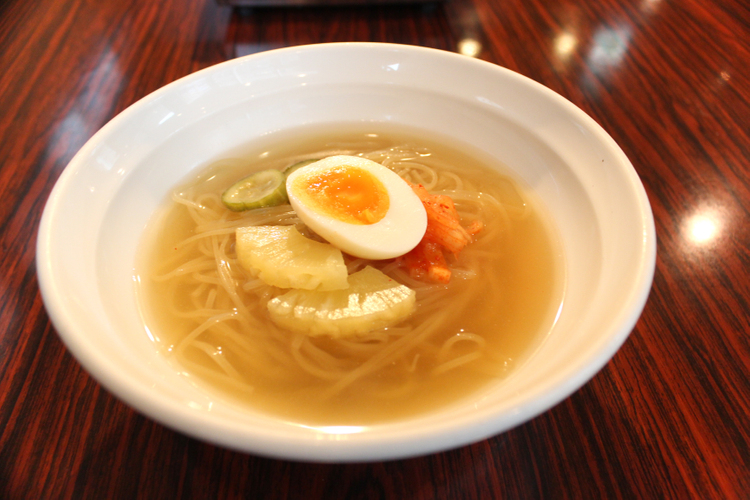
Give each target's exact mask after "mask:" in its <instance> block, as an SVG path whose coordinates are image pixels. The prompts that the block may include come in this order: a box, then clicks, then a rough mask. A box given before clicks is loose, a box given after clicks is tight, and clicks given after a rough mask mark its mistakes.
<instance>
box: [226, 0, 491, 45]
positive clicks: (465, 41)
mask: <svg viewBox="0 0 750 500" xmlns="http://www.w3.org/2000/svg"><path fill="white" fill-rule="evenodd" d="M271 1H273V2H275V1H277V0H271ZM294 1H296V0H292V2H294ZM300 1H301V2H303V3H301V4H294V3H291V4H290V3H287V4H285V3H284V2H283V0H282V1H281V2H279V3H278V4H275V5H255V6H236V7H233V8H232V13H231V18H230V21H229V23H228V25H227V29H226V33H225V39H224V45H225V53H226V56H227V57H229V58H234V57H241V56H245V55H249V54H254V53H257V52H263V51H265V50H271V49H276V48H281V47H286V46H293V45H306V44H314V43H329V42H385V43H400V44H408V45H420V46H424V47H431V48H437V49H442V50H448V51H453V52H459V53H463V54H465V55H469V56H472V57H480V58H482V57H483V56H486V55H487V54H486V50H485V48H484V47H485V46H486V44H485V43H484V39H485V37H484V35H483V33H482V31H481V27H480V25H479V20H478V17H477V14H476V12H475V11H474V8H473V5H472V4H471V3H470V2H469V1H468V0H455V1H451V2H446V1H427V0H406V1H398V0H396V1H393V0H374V1H368V2H363V1H358V0H334V1H333V2H330V1H325V2H323V3H320V2H319V1H318V2H315V0H312V2H310V3H308V0H300ZM219 3H222V1H221V0H219Z"/></svg>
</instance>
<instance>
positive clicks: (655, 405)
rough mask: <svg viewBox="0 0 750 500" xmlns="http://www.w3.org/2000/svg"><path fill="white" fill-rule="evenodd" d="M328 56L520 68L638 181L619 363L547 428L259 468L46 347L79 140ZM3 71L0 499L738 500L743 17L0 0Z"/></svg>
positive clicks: (730, 4)
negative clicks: (456, 54)
mask: <svg viewBox="0 0 750 500" xmlns="http://www.w3.org/2000/svg"><path fill="white" fill-rule="evenodd" d="M331 41H383V42H396V43H405V44H416V45H424V46H429V47H436V48H440V49H445V50H451V51H461V52H464V53H466V54H468V55H469V56H476V57H479V58H482V59H485V60H487V61H491V62H493V63H496V64H499V65H501V66H505V67H507V68H510V69H512V70H515V71H517V72H519V73H521V74H523V75H526V76H528V77H530V78H532V79H534V80H536V81H538V82H541V83H542V84H544V85H546V86H548V87H550V88H552V89H553V90H555V91H557V92H558V93H560V94H562V95H563V96H565V97H566V98H568V99H570V100H571V101H572V102H574V103H575V104H576V105H578V106H580V107H581V108H582V109H583V110H584V111H586V112H587V113H589V114H590V115H591V116H592V117H593V118H594V119H595V120H597V121H598V122H599V123H600V124H601V125H602V126H603V127H604V128H605V129H606V130H607V131H608V132H609V133H610V134H611V135H612V136H613V137H614V139H615V140H616V141H617V142H618V143H619V144H620V146H621V147H622V148H623V150H624V151H625V153H626V154H627V155H628V156H629V158H630V159H631V161H632V162H633V164H634V166H635V168H636V170H637V171H638V174H639V175H640V176H641V178H642V180H643V183H644V184H645V187H646V191H647V193H648V196H649V197H650V200H651V204H652V206H653V211H654V216H655V218H656V229H657V233H658V238H659V240H658V259H657V265H656V276H655V280H654V285H653V289H652V292H651V295H650V299H649V301H648V304H647V305H646V308H645V311H644V313H643V315H642V317H641V319H640V321H639V322H638V324H637V326H636V328H635V330H634V331H633V333H632V335H631V336H630V338H629V339H628V341H627V342H626V343H625V345H624V347H623V348H622V349H621V350H620V351H619V352H618V353H617V355H616V356H615V357H614V359H613V360H612V361H611V362H610V363H609V364H608V365H607V366H606V367H605V368H604V369H603V370H602V371H601V372H600V373H599V374H598V375H597V376H596V377H595V378H594V379H593V380H592V381H591V382H589V383H588V384H587V385H585V386H584V387H583V388H582V389H581V390H579V391H578V392H576V393H575V394H574V395H573V396H571V397H570V398H568V399H567V400H565V401H563V402H562V403H560V404H559V405H558V406H556V407H555V408H553V409H552V410H550V411H548V412H547V413H545V414H543V415H541V416H539V417H538V418H535V419H533V420H532V421H530V422H528V423H526V424H524V425H522V426H520V427H518V428H516V429H514V430H512V431H510V432H506V433H505V434H502V435H500V436H497V437H494V438H492V439H488V440H486V441H482V442H479V443H476V444H473V445H471V446H466V447H463V448H460V449H457V450H453V451H448V452H445V453H440V454H436V455H431V456H427V457H422V458H415V459H410V460H402V461H393V462H385V463H367V464H349V465H321V464H306V463H294V462H285V461H278V460H269V459H265V458H259V457H255V456H250V455H246V454H242V453H236V452H231V451H227V450H224V449H221V448H217V447H215V446H211V445H208V444H204V443H201V442H199V441H196V440H193V439H191V438H188V437H185V436H183V435H181V434H178V433H175V432H173V431H171V430H169V429H166V428H165V427H162V426H161V425H159V424H156V423H154V422H153V421H151V420H149V419H147V418H145V417H143V416H141V415H139V414H137V413H135V412H134V411H133V410H131V409H130V408H129V407H127V406H125V405H124V404H122V403H121V402H120V401H119V400H117V399H116V398H114V397H113V396H112V395H111V394H109V393H108V392H106V391H105V390H103V389H102V387H101V386H100V385H99V384H98V383H97V382H96V381H94V380H93V379H92V378H90V377H89V375H88V374H87V373H86V372H85V371H84V370H83V369H82V368H81V367H80V365H78V363H77V362H76V361H75V360H74V359H73V358H72V357H71V356H70V355H69V354H68V353H67V351H66V350H65V348H64V346H63V344H62V343H61V342H60V340H59V339H58V337H57V335H56V333H55V331H54V329H53V328H52V326H51V325H50V323H49V321H48V317H47V315H46V313H45V309H44V307H43V305H42V302H41V299H40V295H39V290H38V286H37V280H36V275H35V266H34V254H35V252H34V245H35V242H36V230H37V226H38V223H39V218H40V215H41V212H42V208H43V206H44V202H45V200H46V198H47V195H48V194H49V192H50V190H51V189H52V186H53V184H54V183H55V180H56V179H57V178H58V176H59V175H60V173H61V172H62V170H63V168H64V167H65V165H66V164H67V162H68V161H69V160H70V159H71V157H72V156H73V155H74V153H75V152H76V151H77V150H78V149H79V148H80V147H81V146H82V145H83V144H84V142H85V141H86V140H87V139H89V137H91V135H92V134H93V133H94V132H95V131H96V130H97V129H98V128H100V127H101V126H102V125H103V124H104V123H105V122H107V121H108V120H109V119H111V118H112V117H113V116H114V115H115V114H116V113H118V112H119V111H122V110H123V109H124V108H126V107H127V106H129V105H130V104H132V103H133V102H135V101H136V100H137V99H139V98H141V97H143V96H145V95H146V94H148V93H150V92H152V91H153V90H156V89H157V88H159V87H161V86H163V85H164V84H166V83H169V82H171V81H173V80H175V79H177V78H180V77H182V76H184V75H186V74H188V73H190V72H193V71H195V70H198V69H201V68H204V67H206V66H209V65H212V64H215V63H218V62H220V61H224V60H226V59H229V58H232V57H236V56H240V55H245V54H249V53H254V52H259V51H263V50H267V49H271V48H276V47H282V46H288V45H298V44H307V43H317V42H331ZM0 68H2V70H1V71H2V72H1V73H0V231H1V232H0V242H1V243H2V252H1V253H0V259H2V264H1V266H2V267H1V269H2V274H1V275H0V276H1V281H0V498H8V499H15V498H97V499H99V498H136V497H139V498H164V499H168V498H183V497H197V498H236V497H243V496H244V497H247V498H259V499H266V498H306V499H307V498H312V499H315V498H325V499H336V498H420V499H428V498H450V499H456V498H538V497H546V498H564V497H569V498H665V497H671V498H702V499H705V498H743V497H744V498H750V417H749V415H750V337H749V336H748V332H750V321H749V320H748V317H749V316H748V311H750V279H749V276H748V267H749V266H750V251H749V250H748V244H749V243H750V222H748V211H749V210H750V79H749V77H748V74H749V73H750V4H748V2H747V1H746V0H680V1H676V0H675V1H673V0H450V1H448V2H445V3H438V4H410V5H401V6H399V5H374V6H363V5H360V6H328V7H313V6H306V7H277V8H252V9H247V8H245V9H242V10H232V9H231V8H229V7H226V6H221V5H218V4H216V3H215V2H214V0H179V1H178V0H164V1H161V2H155V1H152V0H149V1H147V0H131V1H128V2H124V1H115V0H100V1H98V2H90V1H83V0H54V1H53V0H37V1H28V0H25V1H21V0H5V1H4V2H2V3H0Z"/></svg>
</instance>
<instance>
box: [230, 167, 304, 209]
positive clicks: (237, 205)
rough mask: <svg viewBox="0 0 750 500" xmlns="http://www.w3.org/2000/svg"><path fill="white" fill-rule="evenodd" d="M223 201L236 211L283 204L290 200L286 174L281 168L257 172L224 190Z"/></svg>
mask: <svg viewBox="0 0 750 500" xmlns="http://www.w3.org/2000/svg"><path fill="white" fill-rule="evenodd" d="M221 201H222V202H223V203H224V205H226V207H227V208H228V209H229V210H233V211H235V212H242V211H243V210H252V209H254V208H262V207H274V206H276V205H283V204H284V203H288V202H289V198H288V197H287V195H286V175H284V173H283V172H281V171H279V170H263V171H260V172H256V173H254V174H253V175H251V176H248V177H245V178H244V179H241V180H239V181H237V182H235V183H234V184H233V185H232V186H231V187H230V188H229V189H227V190H226V191H224V194H222V195H221Z"/></svg>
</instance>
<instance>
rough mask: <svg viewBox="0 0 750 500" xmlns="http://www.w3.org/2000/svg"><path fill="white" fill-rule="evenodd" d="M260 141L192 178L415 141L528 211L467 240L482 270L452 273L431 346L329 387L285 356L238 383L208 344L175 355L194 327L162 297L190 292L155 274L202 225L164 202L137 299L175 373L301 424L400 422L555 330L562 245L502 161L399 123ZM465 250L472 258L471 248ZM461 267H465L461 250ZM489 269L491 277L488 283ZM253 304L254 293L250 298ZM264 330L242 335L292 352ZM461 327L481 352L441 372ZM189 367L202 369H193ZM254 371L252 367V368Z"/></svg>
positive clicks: (462, 349)
mask: <svg viewBox="0 0 750 500" xmlns="http://www.w3.org/2000/svg"><path fill="white" fill-rule="evenodd" d="M452 143H453V144H452ZM256 144H260V143H253V144H251V145H249V146H247V147H245V148H242V149H239V150H236V151H233V152H230V153H228V154H227V155H226V157H227V158H229V157H231V158H233V159H231V160H226V161H221V162H219V163H217V164H214V165H213V166H212V167H211V168H210V169H209V170H204V171H203V172H201V173H200V175H198V176H197V179H195V178H194V179H191V180H190V181H189V182H188V183H187V184H189V185H192V186H196V185H200V189H203V190H206V191H211V190H214V191H217V192H221V191H223V190H224V189H225V188H226V187H228V186H229V185H231V184H232V183H234V182H235V181H236V180H237V179H239V178H242V177H244V176H246V175H248V174H249V173H250V172H251V171H253V170H260V169H265V168H284V167H286V166H288V165H290V164H292V163H294V162H295V161H298V160H299V159H304V158H310V157H319V155H321V153H322V154H325V153H326V152H331V151H341V150H351V151H357V152H362V151H372V150H376V149H384V148H388V147H391V146H394V145H397V144H409V145H414V146H415V147H418V148H426V149H427V150H429V152H430V155H431V156H430V157H429V158H430V159H435V160H439V161H440V162H443V163H446V164H450V165H460V167H459V168H457V171H458V172H460V176H461V178H462V179H464V180H466V181H467V182H470V183H472V184H474V185H475V186H480V187H481V190H482V191H484V192H487V193H490V194H492V195H493V196H495V197H496V198H500V199H503V200H504V202H505V203H506V204H507V208H508V210H509V211H510V212H513V211H516V212H518V213H521V211H522V214H523V215H522V216H520V217H515V218H513V219H512V223H511V225H510V227H509V230H508V231H505V232H504V234H501V235H500V236H498V237H495V238H483V234H482V233H480V234H479V235H478V236H477V239H476V241H475V242H473V243H471V244H470V246H471V247H472V248H471V251H472V252H473V254H475V255H481V256H483V257H482V258H481V259H480V260H477V259H476V258H474V261H473V262H472V263H470V267H471V266H473V267H475V269H474V271H476V276H475V277H473V278H472V279H457V278H454V279H453V280H452V281H451V283H450V285H449V286H447V287H444V288H443V289H441V290H440V291H439V293H440V294H441V298H440V300H441V301H442V302H441V304H443V305H441V308H442V309H445V310H447V311H450V308H451V307H452V304H454V303H457V302H459V301H460V298H461V297H465V296H467V295H465V294H471V295H470V296H471V297H472V298H471V301H470V303H469V304H468V305H467V306H464V307H462V309H461V310H456V311H453V312H451V313H450V314H449V315H448V316H447V318H446V319H444V320H442V321H441V325H442V326H441V331H440V332H439V333H438V334H436V335H433V336H431V337H430V341H429V342H426V343H425V344H429V345H425V346H424V348H423V347H422V346H416V347H414V348H413V349H410V350H408V352H407V353H405V354H404V355H403V356H401V357H399V359H397V360H395V361H394V362H393V363H391V364H389V365H387V366H385V367H383V368H382V369H381V370H379V371H378V372H377V373H373V374H370V375H368V376H366V377H363V378H362V379H360V380H358V381H357V382H356V383H354V384H352V385H350V386H347V387H346V388H345V389H344V390H342V391H339V392H337V393H335V394H333V395H331V392H330V388H331V385H332V382H330V381H324V380H321V379H320V378H318V377H315V376H313V375H310V374H308V373H307V372H305V371H304V370H297V369H295V368H294V367H292V368H288V367H285V366H283V363H282V364H280V365H279V366H278V369H275V370H274V369H273V367H274V366H275V365H274V362H273V361H269V362H268V363H266V364H265V365H264V366H270V367H272V368H270V369H264V370H262V373H247V374H245V375H246V376H247V379H248V380H250V381H251V382H249V383H248V386H247V387H243V384H234V383H232V384H227V383H226V381H225V378H224V377H222V376H218V375H216V376H214V375H212V373H214V372H216V371H217V365H216V360H215V359H211V357H212V356H210V355H208V354H206V352H203V351H199V350H192V351H191V352H190V354H189V355H188V356H189V361H190V363H189V364H186V363H184V362H182V361H181V360H179V359H176V356H175V355H174V351H175V346H177V345H178V344H179V343H180V342H181V341H182V340H183V339H184V338H185V337H186V335H188V333H189V332H190V331H191V330H193V329H194V328H195V324H194V323H191V321H189V320H186V319H184V318H180V317H176V316H175V315H174V314H171V313H170V311H171V310H172V308H171V307H169V306H168V305H167V304H168V302H171V304H176V305H177V307H183V308H184V307H189V305H188V304H189V303H190V300H189V298H188V297H187V294H189V293H190V291H191V290H190V289H187V288H184V289H183V288H180V287H178V288H176V289H175V288H174V287H171V288H170V287H169V286H168V285H167V284H165V283H162V282H155V281H154V280H153V279H152V278H153V277H154V276H156V275H159V274H160V273H163V272H164V268H163V262H165V261H167V260H169V258H170V255H171V254H172V253H173V252H174V249H175V246H176V245H178V244H179V242H180V241H182V240H184V239H185V238H187V237H189V236H190V235H191V234H193V232H194V225H195V224H194V222H193V221H192V219H191V218H190V217H189V216H188V213H187V210H185V209H184V207H183V206H178V205H177V204H176V203H174V202H173V201H171V200H170V201H166V202H165V205H164V209H163V210H162V211H161V212H160V215H159V216H158V217H156V218H155V220H154V222H153V223H151V224H150V227H149V228H148V231H147V238H146V239H145V241H144V242H143V249H142V260H141V262H140V263H139V265H138V268H137V270H136V272H137V274H138V275H139V277H140V280H139V281H140V283H141V285H140V288H139V290H138V292H139V303H140V307H141V309H142V314H143V316H144V320H145V322H146V325H147V326H148V328H149V331H150V332H151V334H152V336H153V338H154V339H155V342H156V344H157V346H158V349H159V351H160V352H162V353H163V354H164V355H165V356H166V358H167V359H169V360H170V361H171V362H172V363H174V364H175V366H176V367H178V369H179V371H180V372H182V373H187V374H188V376H189V377H190V379H191V380H192V381H193V382H194V383H195V384H197V385H199V386H201V387H202V388H205V389H206V390H207V391H210V393H211V394H213V395H214V396H215V397H216V398H219V399H222V400H225V401H231V402H233V403H236V404H239V405H242V406H247V407H249V408H252V409H253V410H256V411H261V412H266V413H270V414H274V415H277V416H279V417H281V418H284V419H286V420H289V421H294V422H298V423H301V424H303V425H317V426H342V425H351V426H354V425H356V426H361V425H372V424H376V423H381V422H386V421H393V420H398V419H403V418H405V417H408V416H412V415H416V414H424V413H427V412H429V411H431V410H434V409H436V408H441V407H446V406H448V405H450V404H453V403H457V402H459V401H462V400H465V399H466V398H470V397H471V396H472V394H476V393H477V392H478V391H479V390H480V389H481V388H482V387H485V386H487V384H490V383H493V382H497V381H498V380H500V379H502V378H504V377H506V376H507V375H508V374H509V373H511V371H512V370H513V369H514V368H516V367H517V366H518V365H519V364H520V363H522V362H523V361H524V360H525V359H526V358H527V357H528V356H529V355H530V354H531V353H532V352H533V351H534V350H535V349H536V348H537V347H538V346H539V344H540V342H541V341H542V340H543V338H544V337H545V335H546V334H547V332H548V331H549V330H550V328H551V327H552V325H553V322H554V318H555V314H556V312H557V311H558V309H559V307H560V304H561V302H562V295H563V289H564V279H563V274H562V269H563V266H562V255H561V253H560V248H559V244H558V243H557V241H556V238H555V236H554V230H553V229H552V227H551V225H550V222H549V219H548V217H547V216H546V215H545V214H544V211H543V210H542V207H541V204H540V203H539V202H538V200H536V199H535V198H534V195H533V194H532V193H531V192H530V191H529V189H527V188H525V187H524V186H523V185H521V184H520V183H519V182H517V181H515V180H512V178H511V177H510V176H509V175H503V173H501V172H503V171H504V169H503V168H502V166H499V167H500V170H501V172H498V169H497V168H494V169H493V168H490V167H489V166H488V163H489V162H488V160H486V159H480V158H481V155H479V154H476V153H473V152H472V151H471V150H470V148H468V147H466V146H463V145H456V144H455V141H443V140H439V139H436V138H434V137H426V136H424V135H422V134H419V133H415V132H414V131H410V130H399V129H395V130H394V128H393V127H387V128H386V127H378V126H368V127H365V126H359V127H355V126H346V127H345V128H344V127H332V128H331V129H327V130H316V131H311V130H309V129H307V130H300V131H297V132H294V133H287V134H284V136H283V137H280V138H277V139H273V138H269V139H267V140H264V141H263V143H262V144H261V145H260V147H257V146H256ZM420 150H423V149H420ZM486 223H488V224H491V223H493V221H492V220H488V221H486ZM465 252H466V253H467V255H468V254H469V252H468V250H465ZM459 264H463V263H462V262H461V258H459ZM490 276H491V277H492V278H493V281H492V283H489V282H488V277H490ZM246 300H247V301H258V300H259V299H258V298H257V297H255V296H252V295H247V297H246ZM262 310H263V309H262V307H261V308H259V309H258V311H260V312H258V313H257V314H258V315H262V314H263V312H262ZM424 320H425V318H423V317H421V316H420V315H419V312H418V313H417V314H415V316H414V317H413V318H410V319H409V320H407V323H408V324H410V325H413V326H414V327H417V326H418V324H419V322H420V321H424ZM261 330H263V331H258V332H247V335H249V336H251V337H253V338H255V337H257V341H258V342H259V343H263V342H269V343H273V344H274V349H280V350H282V351H283V350H284V349H290V347H289V345H290V343H291V342H292V339H291V337H290V336H289V335H287V334H285V333H284V332H282V331H278V329H277V328H275V326H274V325H273V324H272V323H271V322H270V320H268V321H267V325H266V326H264V327H263V328H261ZM460 332H473V333H477V334H479V335H481V336H482V337H483V338H484V340H485V342H486V345H485V347H484V349H482V350H481V355H480V356H479V358H478V359H476V360H474V361H472V362H471V363H468V364H465V365H463V366H459V367H457V368H455V369H450V370H447V371H444V372H441V373H437V374H436V364H435V363H436V361H435V358H436V354H435V353H436V350H439V348H440V346H441V343H442V342H445V340H447V339H448V338H450V337H451V336H453V335H455V334H456V333H460ZM202 340H203V341H205V342H208V343H210V344H211V345H213V346H214V351H213V353H212V354H213V356H224V357H225V359H226V360H227V361H229V362H230V363H232V365H233V366H238V367H240V368H239V369H240V370H242V369H243V368H242V367H243V366H245V365H247V366H251V365H252V363H247V362H246V361H243V359H242V357H241V356H240V355H239V354H238V353H234V352H231V349H228V348H227V346H226V345H223V341H222V337H221V335H219V334H216V335H213V334H207V335H205V336H204V338H203V339H202ZM316 346H317V347H318V348H320V349H323V350H325V351H326V352H327V353H330V354H331V355H333V356H335V357H342V356H344V357H345V356H346V354H345V352H343V351H342V350H341V349H339V347H338V346H336V345H335V343H333V342H328V341H326V340H325V339H323V340H316ZM475 347H476V346H474V345H472V343H471V342H456V343H455V344H454V346H453V347H452V348H451V351H450V353H451V356H452V357H460V356H462V355H469V354H471V352H472V350H473V349H475ZM186 352H188V351H186ZM191 366H193V367H201V368H200V369H191ZM252 370H253V368H252V367H250V368H249V371H252ZM243 376H244V375H243ZM250 386H252V389H251V388H250Z"/></svg>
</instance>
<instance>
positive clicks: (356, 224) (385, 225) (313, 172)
mask: <svg viewBox="0 0 750 500" xmlns="http://www.w3.org/2000/svg"><path fill="white" fill-rule="evenodd" d="M286 190H287V194H288V196H289V202H290V203H291V204H292V207H293V208H294V210H295V211H296V212H297V215H298V216H299V218H300V219H302V222H304V223H305V224H306V225H307V226H308V227H309V228H310V229H312V230H313V231H315V232H316V233H317V234H319V235H320V236H321V237H323V238H325V239H326V240H327V241H328V242H329V243H331V244H332V245H333V246H335V247H337V248H339V249H340V250H341V251H342V252H345V253H348V254H349V255H353V256H355V257H361V258H364V259H374V260H380V259H390V258H393V257H398V256H399V255H403V254H405V253H407V252H408V251H409V250H411V249H413V248H414V247H415V246H417V244H418V243H419V242H420V240H421V239H422V237H423V236H424V233H425V230H426V229H427V214H426V212H425V209H424V205H422V202H421V201H420V199H419V198H418V197H417V195H416V194H414V191H412V189H411V187H410V186H409V185H408V184H407V183H406V182H405V181H404V180H403V179H402V178H401V177H399V176H398V174H396V173H395V172H393V171H392V170H390V169H388V168H386V167H384V166H383V165H380V164H379V163H376V162H374V161H371V160H367V159H365V158H360V157H358V156H343V155H340V156H330V157H328V158H324V159H322V160H319V161H317V162H314V163H311V164H309V165H306V166H304V167H302V168H299V169H297V170H295V171H294V172H292V173H291V174H290V175H289V177H288V178H287V180H286Z"/></svg>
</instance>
